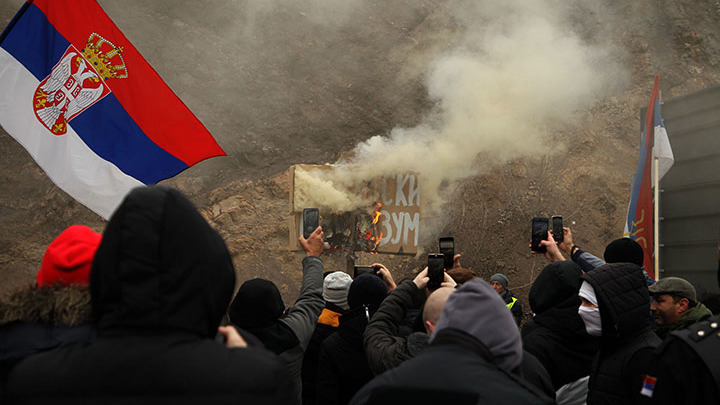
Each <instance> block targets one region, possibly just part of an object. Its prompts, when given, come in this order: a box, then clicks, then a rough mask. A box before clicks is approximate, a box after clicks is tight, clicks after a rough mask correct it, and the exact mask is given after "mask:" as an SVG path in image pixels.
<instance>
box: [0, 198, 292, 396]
mask: <svg viewBox="0 0 720 405" xmlns="http://www.w3.org/2000/svg"><path fill="white" fill-rule="evenodd" d="M234 284H235V273H234V270H233V266H232V262H231V258H230V254H229V252H228V250H227V248H226V247H225V242H224V241H223V239H222V238H221V237H220V235H219V234H218V233H217V232H216V231H214V230H213V229H212V228H211V227H210V226H209V225H208V224H207V222H206V221H205V219H203V217H202V216H201V215H200V214H199V213H198V212H197V210H196V209H195V208H194V207H193V206H192V204H191V203H190V201H189V200H187V198H185V197H184V196H183V195H181V194H180V193H179V192H177V191H175V190H172V189H168V188H166V187H162V186H154V187H142V188H137V189H134V190H133V191H131V192H130V193H129V194H128V196H127V197H126V198H125V200H124V201H123V203H122V204H121V205H120V207H119V208H118V209H117V210H116V211H115V213H114V214H113V216H112V218H111V219H110V222H109V223H108V225H107V228H106V230H105V233H104V236H103V239H102V243H101V244H100V247H99V248H98V250H97V253H96V256H95V260H94V262H93V266H92V270H91V274H90V293H91V302H92V308H93V314H94V318H95V324H96V325H97V335H98V336H97V339H96V340H95V341H94V342H92V343H88V344H79V345H75V346H69V347H64V348H59V349H55V350H52V351H48V352H45V353H42V354H38V355H35V356H31V357H28V358H27V359H25V360H23V361H22V362H20V363H18V365H17V366H16V367H15V368H14V369H13V370H12V372H11V373H10V376H9V378H8V385H7V390H8V395H9V398H8V399H9V400H8V403H40V404H42V403H52V404H53V405H57V404H63V403H68V404H69V403H72V404H78V403H106V404H107V403H151V404H163V403H168V404H170V403H171V404H184V403H188V404H189V403H193V404H195V403H203V404H210V403H263V404H264V403H292V402H293V398H292V397H291V396H290V393H291V387H290V385H289V379H288V373H287V371H286V370H285V368H284V365H283V364H282V362H280V360H279V359H278V358H277V357H276V356H274V355H273V354H271V353H270V352H268V351H265V350H262V349H227V348H226V347H225V346H224V345H223V344H222V343H218V342H216V341H215V340H214V339H213V338H214V337H215V335H216V333H217V327H218V324H219V323H220V320H221V318H222V316H223V314H224V312H225V310H226V308H227V305H228V304H229V302H230V298H231V296H232V293H233V289H234Z"/></svg>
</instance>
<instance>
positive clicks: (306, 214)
mask: <svg viewBox="0 0 720 405" xmlns="http://www.w3.org/2000/svg"><path fill="white" fill-rule="evenodd" d="M302 222H303V228H302V229H303V238H305V239H307V238H309V237H310V234H311V233H313V231H315V229H317V227H318V226H319V225H320V212H318V209H317V208H305V209H304V210H303V221H302Z"/></svg>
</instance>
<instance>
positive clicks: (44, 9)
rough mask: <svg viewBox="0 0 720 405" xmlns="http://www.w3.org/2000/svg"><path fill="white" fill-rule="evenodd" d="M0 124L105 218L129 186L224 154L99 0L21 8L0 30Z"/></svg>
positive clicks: (48, 0)
mask: <svg viewBox="0 0 720 405" xmlns="http://www.w3.org/2000/svg"><path fill="white" fill-rule="evenodd" d="M0 124H1V125H2V126H3V128H4V129H5V130H6V131H7V132H8V133H9V134H10V135H11V136H13V137H14V138H15V139H17V140H18V141H19V142H20V143H21V144H22V145H23V146H24V147H25V148H26V149H27V150H28V152H29V153H30V154H31V155H32V156H33V158H34V159H35V160H36V162H37V163H38V164H39V165H40V166H41V167H42V168H43V170H45V172H46V173H47V174H48V176H49V177H50V178H51V179H52V180H53V182H55V183H56V184H57V185H58V186H59V187H60V188H62V189H63V190H65V191H66V192H67V193H68V194H70V195H71V196H72V197H74V198H75V199H77V200H78V201H80V202H81V203H83V204H85V205H86V206H88V207H89V208H90V209H92V210H93V211H95V212H97V213H98V214H100V215H101V216H103V217H105V218H108V217H109V216H110V214H111V213H112V211H113V210H114V209H115V207H116V206H117V205H118V204H119V203H120V201H121V200H122V198H123V197H124V195H125V194H126V193H127V191H129V190H130V189H131V188H133V187H135V186H138V185H141V184H153V183H156V182H158V181H160V180H163V179H167V178H169V177H172V176H174V175H176V174H177V173H179V172H181V171H182V170H185V169H186V168H188V167H189V166H192V165H194V164H195V163H197V162H200V161H202V160H204V159H207V158H210V157H213V156H221V155H225V153H224V152H223V150H222V149H221V148H220V147H219V146H218V144H217V143H216V142H215V140H214V139H213V138H212V136H211V135H210V133H209V132H208V131H207V129H205V127H204V126H203V125H202V123H200V121H199V120H198V119H197V118H196V117H195V116H194V115H193V114H192V112H190V110H189V109H188V108H187V107H186V106H185V105H184V104H183V103H182V101H180V99H179V98H178V97H177V96H176V95H175V94H174V93H173V92H172V90H170V88H169V87H168V86H167V85H166V84H165V83H164V82H163V80H162V79H161V78H160V76H159V75H158V74H157V73H156V72H155V70H153V68H152V67H151V66H150V65H149V64H148V63H147V62H146V61H145V59H143V57H142V56H141V55H140V54H139V52H138V51H137V50H136V49H135V48H134V47H133V46H132V44H131V43H130V41H128V39H127V38H126V37H125V36H124V35H123V34H122V32H120V30H119V29H118V28H117V27H116V26H115V24H113V22H112V21H111V20H110V18H109V17H108V16H107V15H106V14H105V12H104V11H103V10H102V8H101V7H100V6H99V5H98V4H97V2H96V1H95V0H63V1H53V0H35V1H28V2H27V3H26V4H25V5H24V6H23V8H22V9H21V10H20V11H19V12H18V14H17V15H16V16H15V18H14V19H13V21H12V22H11V23H10V25H9V26H8V28H7V29H6V30H5V32H3V34H2V36H1V37H0Z"/></svg>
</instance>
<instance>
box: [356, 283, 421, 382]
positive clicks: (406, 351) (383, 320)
mask: <svg viewBox="0 0 720 405" xmlns="http://www.w3.org/2000/svg"><path fill="white" fill-rule="evenodd" d="M424 302H425V293H424V292H423V291H421V290H419V289H418V288H417V286H416V285H415V283H413V282H412V280H406V281H403V282H402V283H400V285H398V286H397V288H395V289H394V290H393V291H391V292H390V294H388V296H387V298H385V300H384V301H383V302H382V304H380V307H379V308H378V310H377V312H376V313H375V314H374V315H373V317H372V319H371V320H370V323H369V324H368V326H367V328H366V329H365V334H364V344H365V353H366V354H367V357H368V364H369V365H370V369H371V370H372V371H373V374H375V375H377V374H380V373H382V372H384V371H386V370H389V369H391V368H393V367H397V366H398V365H399V364H400V363H402V362H403V361H405V360H408V359H410V358H412V357H414V356H415V355H417V354H418V353H420V351H421V350H422V349H423V348H424V347H425V345H426V344H427V340H428V335H427V334H426V333H424V332H414V333H412V334H408V333H405V332H403V327H402V326H403V324H404V323H405V322H406V319H407V318H406V317H407V314H408V311H410V310H411V309H417V308H420V307H421V306H422V305H423V303H424Z"/></svg>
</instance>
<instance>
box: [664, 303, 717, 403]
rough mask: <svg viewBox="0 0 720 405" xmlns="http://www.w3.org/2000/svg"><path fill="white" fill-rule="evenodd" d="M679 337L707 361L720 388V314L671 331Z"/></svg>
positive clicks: (706, 363)
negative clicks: (685, 327)
mask: <svg viewBox="0 0 720 405" xmlns="http://www.w3.org/2000/svg"><path fill="white" fill-rule="evenodd" d="M671 335H673V336H676V337H678V338H679V339H681V340H682V341H683V342H685V344H687V345H688V346H689V347H690V348H692V349H693V350H694V351H695V353H697V355H698V356H699V357H700V359H701V360H702V361H703V362H704V363H705V365H706V366H707V368H708V370H710V373H712V376H713V378H714V379H715V384H716V385H717V387H718V389H719V390H720V315H715V316H713V317H711V318H710V319H708V320H707V321H704V322H698V323H696V324H693V325H691V326H690V327H689V328H687V329H682V330H678V331H673V332H671Z"/></svg>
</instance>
